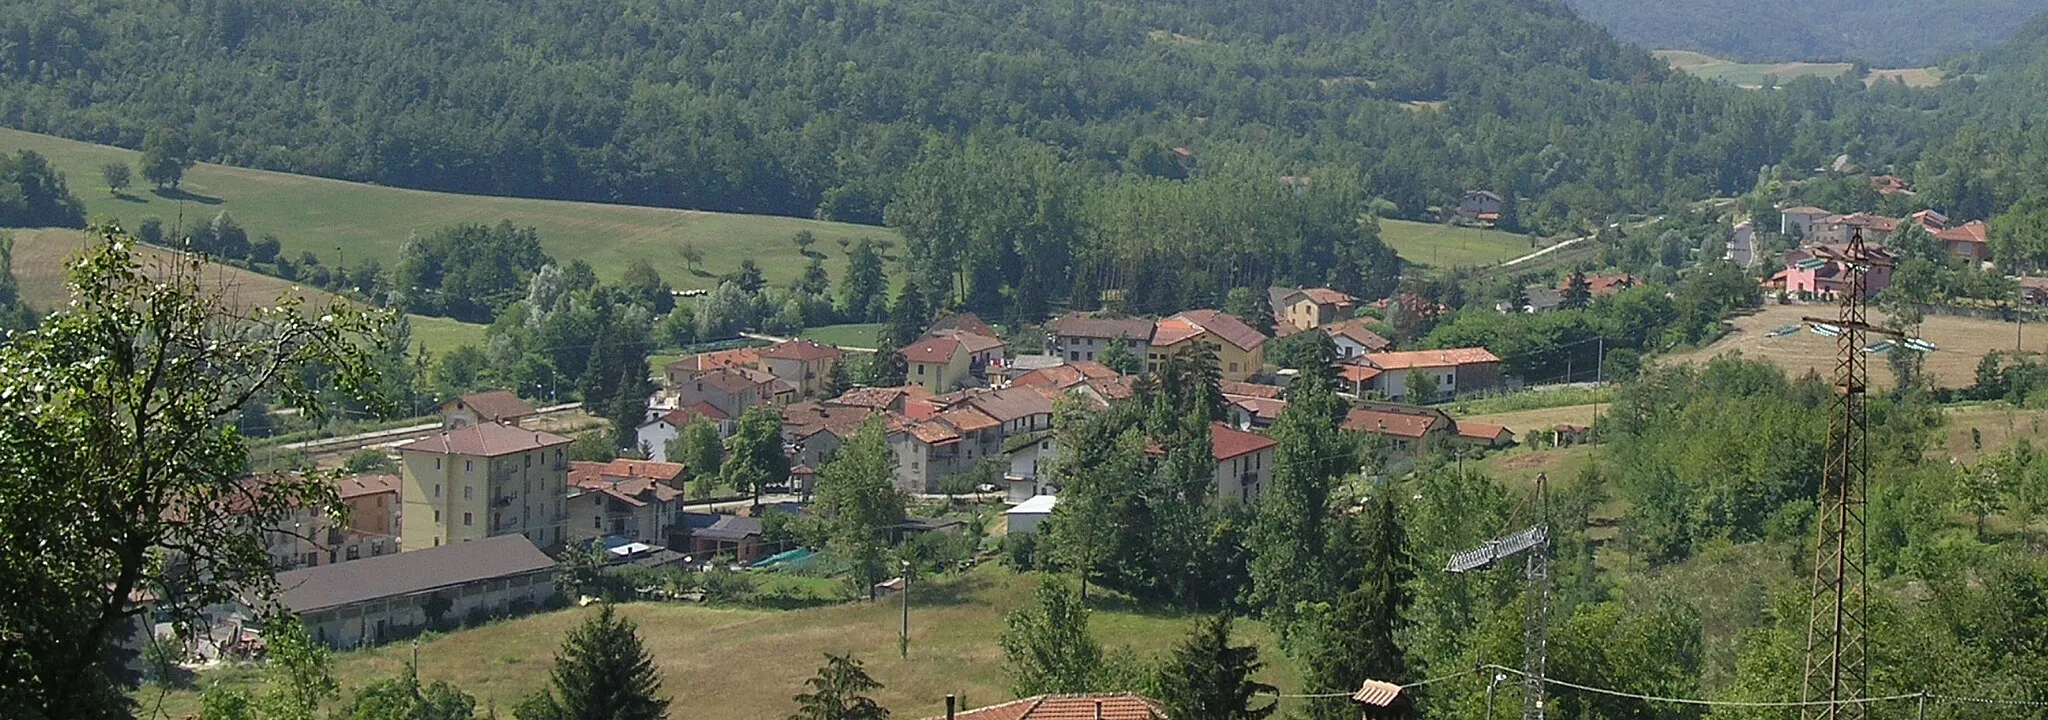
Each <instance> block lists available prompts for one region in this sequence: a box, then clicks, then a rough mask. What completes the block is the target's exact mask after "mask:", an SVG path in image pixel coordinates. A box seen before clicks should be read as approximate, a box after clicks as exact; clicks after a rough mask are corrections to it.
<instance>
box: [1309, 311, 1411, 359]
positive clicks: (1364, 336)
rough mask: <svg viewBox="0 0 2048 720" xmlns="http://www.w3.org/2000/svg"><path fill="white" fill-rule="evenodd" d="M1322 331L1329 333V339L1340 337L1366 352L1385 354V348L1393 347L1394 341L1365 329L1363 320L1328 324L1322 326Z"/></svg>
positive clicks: (1354, 319)
mask: <svg viewBox="0 0 2048 720" xmlns="http://www.w3.org/2000/svg"><path fill="white" fill-rule="evenodd" d="M1322 330H1323V332H1326V333H1329V334H1330V336H1331V337H1340V338H1344V339H1346V340H1350V341H1352V342H1355V343H1358V344H1359V346H1360V347H1363V348H1365V351H1366V352H1386V350H1387V348H1390V347H1393V346H1394V341H1392V340H1388V339H1386V338H1385V337H1382V336H1381V335H1380V334H1379V333H1376V332H1373V331H1371V330H1368V329H1366V327H1365V319H1364V318H1352V319H1350V320H1345V321H1342V322H1334V323H1330V324H1328V325H1324V326H1322Z"/></svg>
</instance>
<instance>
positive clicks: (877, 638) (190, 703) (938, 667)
mask: <svg viewBox="0 0 2048 720" xmlns="http://www.w3.org/2000/svg"><path fill="white" fill-rule="evenodd" d="M1036 583H1037V579H1036V577H1035V576H1020V575H1017V574H1015V573H1012V572H1009V571H1007V570H1004V569H1002V568H998V567H992V566H984V567H983V568H981V569H978V570H975V571H973V572H972V573H970V574H968V575H965V576H962V577H957V578H952V579H948V580H944V581H940V582H937V583H934V584H930V585H927V586H925V587H917V586H913V588H912V594H911V598H912V600H911V604H910V657H909V658H908V659H901V658H898V657H897V656H896V638H897V632H898V629H899V628H900V627H901V622H902V615H901V610H900V609H899V607H898V606H897V605H896V603H894V602H883V603H879V604H874V605H870V604H866V603H855V604H849V605H840V606H834V607H826V608H817V609H810V610H794V611H766V610H752V609H735V608H719V607H705V606H697V605H676V604H649V603H635V604H629V605H625V606H623V607H622V608H621V612H622V613H623V614H624V615H625V616H626V617H627V618H629V619H631V620H633V621H634V622H637V623H639V625H640V637H641V639H642V641H643V642H645V643H646V646H647V649H648V651H649V652H650V653H651V654H652V655H653V656H654V661H655V664H656V665H657V666H659V667H660V668H661V671H662V673H663V674H664V675H665V678H664V681H663V684H662V689H663V691H664V692H665V693H667V694H668V695H669V696H670V698H671V703H670V705H669V717H673V718H714V717H716V718H776V717H787V716H788V715H789V713H790V712H792V711H794V710H795V709H796V704H795V702H793V701H792V700H791V696H793V695H795V694H797V693H799V692H803V691H804V689H805V688H804V686H803V681H804V680H806V679H808V678H810V677H811V676H812V675H813V674H814V673H816V672H817V668H818V666H819V665H821V664H823V662H824V655H823V653H828V652H829V653H852V654H854V655H855V656H857V657H858V658H859V659H860V660H861V661H862V662H863V663H865V664H866V665H867V669H868V672H869V673H870V674H872V675H873V676H874V677H875V679H876V680H880V681H881V682H882V684H883V685H885V686H887V687H886V688H885V689H883V690H881V691H879V692H876V693H874V697H875V699H876V700H877V701H879V702H881V703H882V705H884V706H885V707H888V708H889V709H890V710H891V711H892V713H893V715H894V716H895V717H901V718H922V717H930V716H934V715H939V714H942V713H943V712H944V705H945V696H946V695H947V694H949V693H950V694H955V695H959V696H962V697H964V698H965V699H966V700H967V701H968V702H970V703H971V704H973V705H974V706H977V707H979V706H983V705H993V704H995V703H999V702H1003V701H1006V700H1010V699H1011V698H1012V697H1013V695H1011V693H1010V692H1009V690H1008V678H1007V676H1006V675H1005V674H1004V672H1003V669H1002V661H1003V659H1002V650H1001V649H1000V648H999V647H998V646H997V644H996V638H997V637H998V636H999V635H1001V633H1002V631H1003V618H1004V616H1005V615H1006V614H1008V613H1009V612H1010V611H1011V610H1014V609H1016V608H1017V607H1019V606H1021V605H1023V604H1025V603H1027V602H1029V601H1030V598H1031V596H1032V589H1033V588H1034V587H1036ZM594 612H596V609H595V608H580V609H570V610H563V611H559V612H553V613H546V614H542V615H535V616H531V617H526V618H521V619H518V620H513V621H509V622H504V623H499V624H496V625H489V626H485V627H480V628H475V629H470V630H463V631H459V632H452V633H447V634H443V635H437V636H434V637H431V638H428V639H426V640H425V641H424V642H422V643H420V679H421V680H423V681H427V682H432V681H434V680H446V681H449V682H450V683H452V684H454V685H456V686H458V687H461V688H462V689H463V690H464V691H466V692H469V693H471V694H473V695H475V696H476V697H477V700H478V705H479V710H481V709H482V708H483V707H486V706H491V705H495V707H496V708H497V709H498V712H499V715H500V716H501V717H502V716H504V715H505V713H506V712H507V711H508V710H509V709H510V708H511V707H512V705H513V703H514V702H516V701H517V700H518V699H519V697H520V696H522V695H525V694H527V693H530V692H533V691H535V690H537V689H540V688H542V687H544V686H545V684H546V683H547V673H548V669H549V667H550V666H551V665H552V662H553V660H552V658H553V655H554V652H555V649H556V647H557V646H558V645H559V644H560V643H561V641H562V638H563V636H564V635H566V634H567V632H568V630H569V629H570V628H571V627H574V626H575V624H576V623H578V622H581V621H582V620H583V619H584V618H585V617H587V616H588V615H589V614H591V613H594ZM1193 620H1194V618H1193V617H1191V616H1171V615H1160V614H1155V613H1145V614H1139V613H1130V612H1122V611H1114V610H1098V611H1097V612H1096V613H1095V614H1094V617H1093V618H1092V620H1091V623H1090V628H1091V630H1093V632H1094V635H1095V637H1096V639H1097V640H1099V641H1100V642H1102V644H1103V645H1104V646H1105V647H1106V648H1110V649H1115V648H1119V647H1128V648H1131V649H1132V650H1133V651H1135V652H1137V653H1139V654H1140V655H1145V656H1156V655H1162V654H1164V653H1165V652H1166V651H1167V650H1168V649H1169V648H1171V647H1172V646H1173V644H1174V643H1176V642H1178V641H1179V640H1180V638H1182V637H1184V636H1185V635H1186V633H1187V630H1188V628H1189V627H1190V625H1191V624H1192V622H1193ZM1237 628H1238V632H1239V633H1241V639H1249V640H1252V641H1255V642H1258V643H1259V644H1260V645H1261V647H1262V652H1261V656H1262V659H1264V660H1266V661H1267V666H1266V669H1265V670H1264V671H1263V673H1262V674H1261V679H1262V680H1265V681H1266V682H1269V683H1273V684H1274V685H1277V686H1279V687H1280V688H1281V689H1282V691H1283V692H1295V691H1298V688H1299V686H1300V680H1299V679H1298V677H1297V676H1296V675H1295V673H1294V672H1293V671H1292V669H1291V666H1290V665H1289V663H1288V661H1287V660H1286V658H1285V657H1284V656H1282V655H1280V653H1279V650H1278V649H1277V648H1276V647H1275V644H1274V642H1273V641H1272V639H1271V636H1269V635H1268V634H1266V632H1265V629H1264V627H1263V626H1262V625H1260V624H1259V623H1257V622H1255V621H1243V622H1240V623H1239V624H1238V626H1237ZM411 656H412V646H411V645H410V644H394V645H391V646H387V647H383V648H378V649H373V650H365V651H358V652H348V653H341V654H339V655H337V656H336V658H335V667H334V675H335V677H336V678H337V679H339V680H340V681H341V683H342V687H343V688H344V692H352V691H353V690H354V689H355V688H358V687H361V686H363V685H364V684H367V683H368V682H370V681H372V680H375V679H378V678H388V677H395V676H397V675H398V674H399V673H401V672H403V671H404V667H405V663H406V662H407V661H409V660H410V659H411ZM215 680H220V681H223V682H229V683H237V684H239V683H247V682H250V681H251V676H250V674H249V673H247V672H243V671H235V670H227V671H213V672H207V673H202V674H201V675H200V677H199V685H200V686H201V687H204V686H205V685H207V684H210V683H212V682H213V681H215ZM155 694H156V693H155V692H154V691H153V689H152V688H145V689H143V690H142V691H141V692H140V693H139V694H138V699H139V700H140V701H141V702H142V709H143V710H144V712H143V713H142V714H143V716H144V717H170V718H181V717H184V716H185V714H186V713H188V712H195V711H197V710H198V697H197V693H195V692H191V691H179V692H175V693H172V694H171V695H170V696H169V697H167V698H166V699H165V701H164V702H163V704H162V712H161V713H160V714H153V713H150V712H149V711H150V710H151V709H152V708H153V705H154V704H155V699H156V698H155Z"/></svg>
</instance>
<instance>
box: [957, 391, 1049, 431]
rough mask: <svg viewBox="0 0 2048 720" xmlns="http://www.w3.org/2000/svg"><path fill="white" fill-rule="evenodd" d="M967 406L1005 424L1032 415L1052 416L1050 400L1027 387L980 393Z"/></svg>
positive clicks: (1043, 394) (970, 399) (969, 400)
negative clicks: (971, 406)
mask: <svg viewBox="0 0 2048 720" xmlns="http://www.w3.org/2000/svg"><path fill="white" fill-rule="evenodd" d="M967 404H969V405H973V406H974V408H975V409H977V410H980V411H982V412H984V413H988V416H989V417H992V418H995V419H996V420H998V421H1001V422H1006V423H1007V422H1011V421H1015V420H1022V419H1024V418H1028V417H1031V416H1033V415H1051V414H1052V398H1050V397H1047V396H1046V394H1045V393H1043V392H1039V389H1038V388H1036V387H1032V386H1029V385H1026V386H1021V387H1018V386H1013V387H1007V388H1003V389H1001V390H996V391H992V392H985V393H981V394H979V395H975V396H974V397H972V398H969V399H968V400H967Z"/></svg>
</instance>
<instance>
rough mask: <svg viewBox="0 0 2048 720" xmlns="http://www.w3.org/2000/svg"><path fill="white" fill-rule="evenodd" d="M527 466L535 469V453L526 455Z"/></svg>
mask: <svg viewBox="0 0 2048 720" xmlns="http://www.w3.org/2000/svg"><path fill="white" fill-rule="evenodd" d="M526 466H527V467H533V453H527V454H526Z"/></svg>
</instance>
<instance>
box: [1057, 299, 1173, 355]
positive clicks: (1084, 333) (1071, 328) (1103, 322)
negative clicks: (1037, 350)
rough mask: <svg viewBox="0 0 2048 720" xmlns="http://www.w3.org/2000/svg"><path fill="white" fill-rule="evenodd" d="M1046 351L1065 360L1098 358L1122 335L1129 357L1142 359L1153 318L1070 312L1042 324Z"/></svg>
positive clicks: (1148, 342)
mask: <svg viewBox="0 0 2048 720" xmlns="http://www.w3.org/2000/svg"><path fill="white" fill-rule="evenodd" d="M1045 337H1046V348H1047V350H1048V351H1049V352H1050V353H1051V354H1053V355H1056V356H1059V357H1063V358H1066V359H1067V362H1076V363H1077V362H1094V361H1097V360H1100V359H1101V355H1102V353H1103V352H1104V351H1106V350H1108V349H1109V345H1110V343H1113V342H1115V341H1116V339H1117V338H1123V340H1124V344H1125V345H1128V346H1129V347H1130V351H1131V356H1132V357H1137V358H1142V357H1145V355H1146V354H1147V353H1149V352H1151V347H1152V321H1151V320H1147V319H1145V318H1135V317H1094V316H1090V315H1088V314H1087V313H1079V312H1070V313H1067V314H1065V315H1061V316H1059V317H1056V318H1053V319H1052V320H1049V321H1047V322H1046V323H1045Z"/></svg>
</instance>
